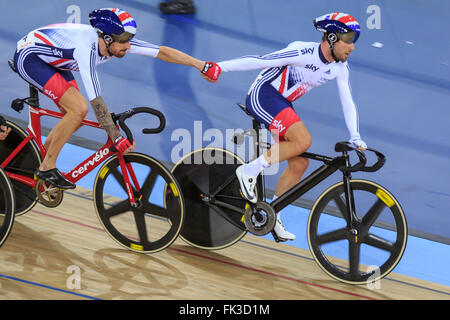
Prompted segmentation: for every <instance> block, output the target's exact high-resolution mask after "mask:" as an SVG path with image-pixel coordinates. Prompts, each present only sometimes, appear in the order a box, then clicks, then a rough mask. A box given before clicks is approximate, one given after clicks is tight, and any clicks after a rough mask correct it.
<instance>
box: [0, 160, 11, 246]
mask: <svg viewBox="0 0 450 320" xmlns="http://www.w3.org/2000/svg"><path fill="white" fill-rule="evenodd" d="M14 208H15V195H14V189H13V187H12V184H11V182H10V180H9V178H8V176H7V175H6V173H5V171H4V170H3V169H2V168H0V247H1V246H2V245H3V244H4V243H5V241H6V239H7V238H8V236H9V233H10V232H11V229H12V226H13V223H14Z"/></svg>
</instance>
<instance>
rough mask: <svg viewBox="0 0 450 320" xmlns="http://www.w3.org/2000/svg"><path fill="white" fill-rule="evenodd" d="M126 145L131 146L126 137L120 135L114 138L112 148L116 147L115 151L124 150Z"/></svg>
mask: <svg viewBox="0 0 450 320" xmlns="http://www.w3.org/2000/svg"><path fill="white" fill-rule="evenodd" d="M128 147H131V143H130V141H128V139H127V138H124V137H122V136H120V137H118V138H117V139H116V140H114V148H116V150H117V151H119V152H124V151H125V150H127V148H128Z"/></svg>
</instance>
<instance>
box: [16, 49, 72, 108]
mask: <svg viewBox="0 0 450 320" xmlns="http://www.w3.org/2000/svg"><path fill="white" fill-rule="evenodd" d="M14 67H15V68H16V70H17V73H19V75H20V76H21V77H22V78H23V79H24V80H25V81H26V82H28V83H30V84H31V85H33V86H35V87H36V88H37V89H38V90H39V91H41V92H42V93H43V94H44V95H46V96H47V97H49V98H50V99H52V100H53V101H54V102H55V103H56V105H57V106H58V108H61V106H60V105H59V99H61V97H62V96H63V95H64V93H65V92H66V91H67V89H69V88H70V87H74V88H75V89H77V90H78V91H79V88H78V84H77V82H76V80H75V78H74V76H73V74H72V72H70V71H66V70H59V69H57V68H55V67H53V66H52V65H50V64H48V63H46V62H45V61H43V60H41V59H40V58H39V57H38V52H36V51H35V50H33V48H32V47H31V48H26V49H22V50H20V51H19V52H17V51H16V53H15V55H14Z"/></svg>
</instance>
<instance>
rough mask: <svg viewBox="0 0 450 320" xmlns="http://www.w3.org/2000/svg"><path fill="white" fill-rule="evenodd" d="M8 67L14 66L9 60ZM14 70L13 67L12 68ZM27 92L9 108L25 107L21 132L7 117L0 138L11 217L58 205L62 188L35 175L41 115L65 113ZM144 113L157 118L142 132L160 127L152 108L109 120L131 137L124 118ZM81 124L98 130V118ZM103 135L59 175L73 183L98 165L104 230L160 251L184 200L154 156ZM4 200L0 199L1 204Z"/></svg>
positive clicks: (135, 246)
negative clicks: (102, 141) (100, 141)
mask: <svg viewBox="0 0 450 320" xmlns="http://www.w3.org/2000/svg"><path fill="white" fill-rule="evenodd" d="M9 65H10V67H11V68H12V69H13V70H14V65H13V64H12V61H9ZM14 71H15V70H14ZM29 92H30V96H29V97H27V98H24V99H19V98H18V99H15V100H13V102H12V104H11V107H12V108H13V109H14V110H16V111H17V112H20V111H21V110H22V109H23V107H24V104H27V105H28V110H29V125H28V128H27V130H26V131H24V130H23V129H22V128H21V127H19V126H18V125H17V124H15V123H14V122H12V121H8V120H7V121H6V124H7V125H8V126H9V127H11V128H12V130H11V132H10V133H9V135H8V137H7V138H6V140H4V141H0V167H1V168H2V169H3V170H4V171H5V172H6V175H7V176H8V177H9V179H10V180H11V183H12V186H13V189H14V190H13V191H14V194H15V203H14V205H15V206H14V207H13V209H14V212H15V215H16V216H20V215H23V214H24V213H26V212H28V211H30V210H31V209H32V208H33V207H34V205H35V204H36V203H37V202H39V203H41V204H42V205H44V206H47V207H57V206H58V205H59V204H60V203H61V202H62V200H63V195H64V190H62V189H59V188H56V187H54V186H52V185H50V184H48V183H46V182H44V181H42V180H39V179H36V178H35V172H36V169H38V167H39V165H40V163H41V161H42V159H43V157H45V154H46V150H45V148H44V145H43V143H42V136H41V122H40V121H41V117H42V116H49V117H53V118H62V117H63V116H64V114H62V113H60V112H54V111H51V110H47V109H44V108H41V107H40V104H39V92H38V90H37V89H36V88H35V87H34V86H32V85H31V84H30V85H29ZM139 113H145V114H150V115H153V116H156V117H157V118H158V119H159V126H158V127H157V128H146V129H143V130H142V133H144V134H156V133H159V132H161V131H162V130H163V129H164V127H165V123H166V121H165V117H164V115H163V114H162V113H161V112H160V111H158V110H155V109H152V108H147V107H137V108H132V109H129V110H127V111H125V112H122V113H118V114H114V113H112V114H111V115H112V119H113V121H114V123H115V124H116V125H117V126H118V128H119V127H120V128H121V129H122V130H123V131H124V132H125V134H126V136H127V139H128V140H129V141H133V134H132V132H131V131H130V129H129V127H128V126H127V125H126V123H125V121H126V120H127V119H129V118H131V117H132V116H134V115H136V114H139ZM81 124H82V125H83V126H89V127H93V128H97V129H101V130H103V128H102V127H101V125H100V124H99V123H98V122H94V121H90V120H86V119H85V120H83V121H82V123H81ZM112 147H113V142H112V141H111V139H110V138H109V137H108V139H107V141H106V143H105V144H104V145H103V147H101V148H100V149H99V150H98V151H96V152H94V153H93V154H92V155H91V156H89V157H88V158H87V159H86V160H84V161H83V162H82V163H80V164H78V165H77V166H76V167H75V168H74V169H72V170H71V171H70V172H66V173H62V174H63V176H64V177H65V178H66V179H68V180H69V181H71V182H73V183H76V182H77V181H79V180H80V179H82V178H83V177H85V176H86V175H87V174H89V173H90V172H92V171H93V170H94V169H95V168H97V167H98V166H99V165H100V164H102V163H103V165H102V166H101V167H100V169H99V170H98V172H97V175H96V177H95V180H94V188H93V200H94V207H95V212H96V214H97V216H98V218H99V220H100V223H101V224H102V225H103V227H104V229H105V230H106V231H107V233H108V234H109V235H110V236H111V237H112V238H113V239H114V240H116V241H117V242H118V243H119V244H120V245H122V246H124V247H126V248H127V249H129V250H132V251H136V252H140V253H154V252H157V251H160V250H162V249H164V248H166V247H168V246H169V245H170V244H172V243H173V241H175V239H176V238H177V236H178V234H179V232H180V230H181V227H182V225H183V222H184V199H183V195H182V193H181V189H180V187H179V185H178V182H177V181H176V179H175V178H174V176H173V175H172V174H171V173H170V171H169V170H168V169H167V168H166V167H165V166H164V165H163V164H162V163H161V162H159V161H158V160H156V159H154V158H152V157H150V156H148V155H145V154H142V153H138V152H129V153H126V154H123V153H122V152H119V151H117V150H115V149H114V148H112ZM6 203H7V201H6V199H2V198H1V197H0V208H3V207H4V206H5V204H6Z"/></svg>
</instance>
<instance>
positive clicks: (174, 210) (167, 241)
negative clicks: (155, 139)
mask: <svg viewBox="0 0 450 320" xmlns="http://www.w3.org/2000/svg"><path fill="white" fill-rule="evenodd" d="M124 159H125V162H126V165H127V167H128V171H129V170H130V168H132V170H133V171H134V173H135V176H136V177H137V180H138V181H137V183H138V184H139V187H140V189H139V190H137V189H138V188H136V183H135V182H133V183H132V185H133V193H134V197H135V199H136V201H137V206H136V207H132V206H131V204H130V201H129V199H128V194H127V191H126V187H125V184H124V178H123V174H122V171H121V168H120V164H119V159H118V157H117V156H113V157H111V159H108V161H106V163H105V164H104V165H103V166H102V167H101V168H100V170H99V171H98V174H97V176H96V178H95V184H94V203H95V209H96V212H97V215H98V217H99V219H100V222H101V223H102V225H103V226H104V228H105V230H106V231H107V232H108V234H109V235H110V236H111V237H112V238H113V239H115V240H116V241H117V242H119V243H120V244H121V245H122V246H124V247H126V248H127V249H129V250H132V251H136V252H140V253H154V252H157V251H160V250H163V249H165V248H167V247H168V246H170V245H171V244H172V243H173V242H174V241H175V239H176V238H177V236H178V234H179V232H180V230H181V228H182V226H183V222H184V200H183V195H182V193H181V191H180V187H179V186H178V183H177V181H176V180H175V178H174V177H173V175H172V174H171V173H170V171H169V170H167V169H166V168H165V167H164V166H163V165H162V164H161V163H160V162H159V161H157V160H155V159H154V158H152V157H150V156H147V155H144V154H140V153H128V154H126V155H124Z"/></svg>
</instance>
